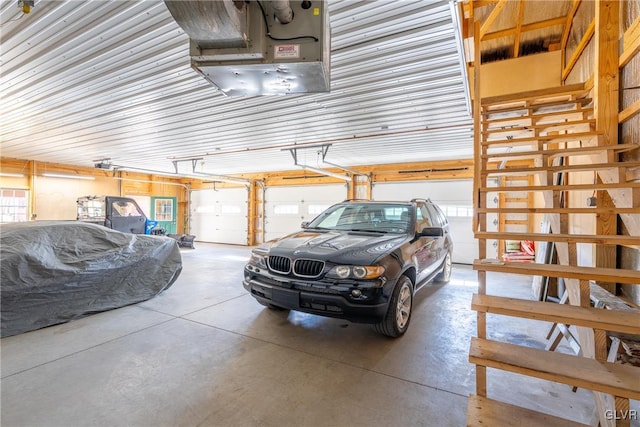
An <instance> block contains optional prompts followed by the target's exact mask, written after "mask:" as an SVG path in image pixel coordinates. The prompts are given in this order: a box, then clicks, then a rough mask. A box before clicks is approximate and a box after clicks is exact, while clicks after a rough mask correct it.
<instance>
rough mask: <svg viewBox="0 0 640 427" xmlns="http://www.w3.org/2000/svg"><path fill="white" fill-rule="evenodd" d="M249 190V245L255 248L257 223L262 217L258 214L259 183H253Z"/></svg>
mask: <svg viewBox="0 0 640 427" xmlns="http://www.w3.org/2000/svg"><path fill="white" fill-rule="evenodd" d="M247 190H248V194H247V200H248V203H249V205H248V206H247V245H249V246H254V245H255V244H256V229H257V221H258V218H259V216H260V215H259V212H258V204H259V203H258V183H257V181H255V180H254V181H251V183H250V184H249V188H247Z"/></svg>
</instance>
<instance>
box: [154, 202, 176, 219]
mask: <svg viewBox="0 0 640 427" xmlns="http://www.w3.org/2000/svg"><path fill="white" fill-rule="evenodd" d="M155 205H156V206H155V207H156V209H155V218H154V220H156V221H173V199H156V200H155Z"/></svg>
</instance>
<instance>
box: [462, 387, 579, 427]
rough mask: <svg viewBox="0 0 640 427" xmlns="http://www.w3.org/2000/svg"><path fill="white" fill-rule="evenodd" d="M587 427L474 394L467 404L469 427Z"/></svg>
mask: <svg viewBox="0 0 640 427" xmlns="http://www.w3.org/2000/svg"><path fill="white" fill-rule="evenodd" d="M493 426H518V427H539V426H545V427H587V424H581V423H577V422H575V421H570V420H566V419H564V418H559V417H555V416H553V415H549V414H544V413H542V412H537V411H534V410H531V409H527V408H522V407H519V406H515V405H511V404H508V403H504V402H499V401H497V400H492V399H489V398H486V397H482V396H478V395H475V394H472V395H471V396H469V403H468V405H467V427H493Z"/></svg>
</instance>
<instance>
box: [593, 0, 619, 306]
mask: <svg viewBox="0 0 640 427" xmlns="http://www.w3.org/2000/svg"><path fill="white" fill-rule="evenodd" d="M595 14H596V16H595V19H594V29H595V40H594V43H595V46H596V49H595V59H594V63H595V65H596V68H595V70H594V88H593V93H594V96H593V99H594V117H595V119H596V131H598V132H600V133H602V138H601V139H600V141H601V142H602V143H603V144H604V145H617V144H618V96H619V68H618V61H619V57H618V44H619V42H618V37H619V16H620V6H619V2H618V1H617V0H601V1H598V2H596V13H595ZM608 158H609V161H612V162H615V161H616V158H615V156H614V155H613V153H611V152H609V153H608ZM596 197H597V204H598V206H602V207H615V203H614V202H613V200H612V199H611V196H610V195H609V192H607V191H598V192H596ZM617 232H618V216H617V214H615V213H602V214H600V215H598V216H597V218H596V234H602V235H604V234H611V235H615V234H617ZM616 264H617V255H616V248H614V247H611V246H604V245H596V250H595V265H596V266H597V267H615V266H616ZM615 287H616V285H615V283H609V284H607V285H606V289H607V290H608V291H610V292H611V293H613V294H615V293H616V289H615Z"/></svg>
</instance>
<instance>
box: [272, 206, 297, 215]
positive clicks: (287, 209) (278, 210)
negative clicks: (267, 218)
mask: <svg viewBox="0 0 640 427" xmlns="http://www.w3.org/2000/svg"><path fill="white" fill-rule="evenodd" d="M273 213H274V214H276V215H295V214H297V213H298V205H276V206H274V207H273Z"/></svg>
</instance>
